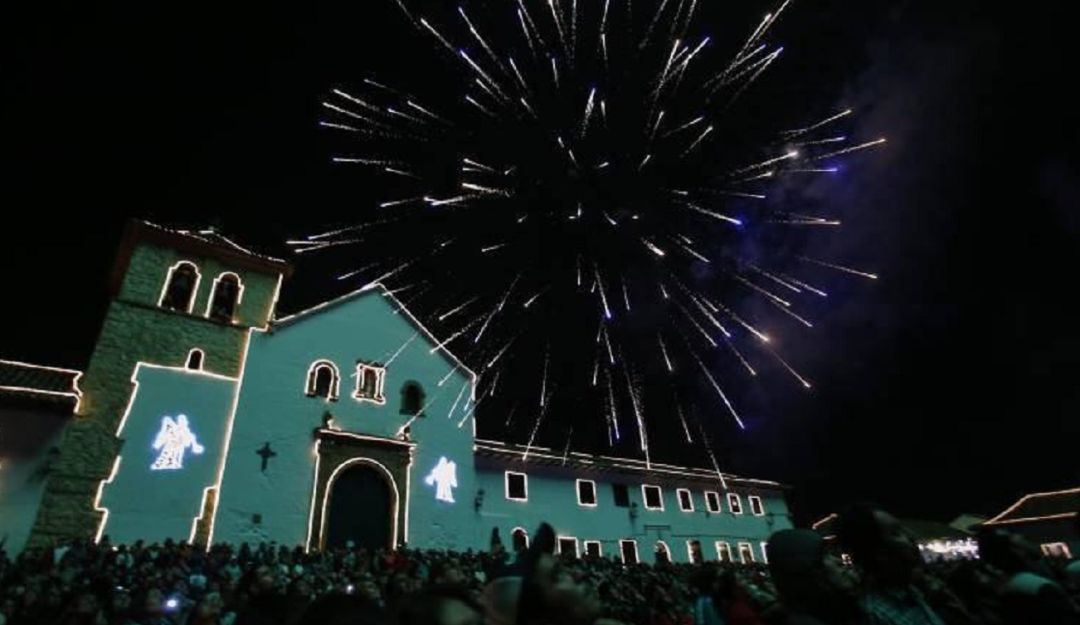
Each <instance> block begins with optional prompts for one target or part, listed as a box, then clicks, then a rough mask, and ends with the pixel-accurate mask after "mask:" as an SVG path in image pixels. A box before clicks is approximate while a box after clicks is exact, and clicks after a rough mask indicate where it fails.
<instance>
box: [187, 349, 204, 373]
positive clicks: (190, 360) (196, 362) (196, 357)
mask: <svg viewBox="0 0 1080 625" xmlns="http://www.w3.org/2000/svg"><path fill="white" fill-rule="evenodd" d="M205 356H206V354H205V353H203V350H201V349H199V348H195V349H193V350H191V351H190V352H188V355H187V362H186V363H184V367H185V368H187V369H191V370H192V371H202V366H203V358H204V357H205Z"/></svg>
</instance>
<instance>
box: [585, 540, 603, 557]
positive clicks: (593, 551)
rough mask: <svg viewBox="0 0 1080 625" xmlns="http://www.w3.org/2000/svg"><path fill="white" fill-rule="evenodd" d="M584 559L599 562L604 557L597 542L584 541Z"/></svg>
mask: <svg viewBox="0 0 1080 625" xmlns="http://www.w3.org/2000/svg"><path fill="white" fill-rule="evenodd" d="M585 557H586V558H591V559H593V560H599V559H600V558H602V557H604V551H603V548H602V547H601V546H600V541H599V540H586V541H585Z"/></svg>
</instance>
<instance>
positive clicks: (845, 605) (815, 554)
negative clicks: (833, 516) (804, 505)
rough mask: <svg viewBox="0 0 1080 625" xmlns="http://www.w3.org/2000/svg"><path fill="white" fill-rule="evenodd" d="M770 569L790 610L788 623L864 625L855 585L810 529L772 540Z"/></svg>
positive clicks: (777, 535)
mask: <svg viewBox="0 0 1080 625" xmlns="http://www.w3.org/2000/svg"><path fill="white" fill-rule="evenodd" d="M768 553H769V571H770V572H771V573H772V578H773V583H775V584H776V590H777V592H778V593H779V595H780V601H781V603H782V604H783V606H784V610H785V613H786V616H785V619H784V620H783V621H782V622H783V624H784V625H862V624H863V623H865V622H866V621H865V619H864V618H863V615H862V612H861V610H860V609H859V606H858V603H857V601H856V598H855V584H854V582H853V581H852V580H851V578H850V577H849V576H848V575H846V574H845V572H844V570H843V565H842V564H841V563H840V562H838V561H837V559H836V558H835V557H834V556H832V555H830V554H828V553H826V550H825V540H824V539H823V538H822V537H821V535H820V534H818V533H817V532H813V531H810V530H782V531H779V532H776V533H775V534H773V535H772V538H770V539H769V546H768Z"/></svg>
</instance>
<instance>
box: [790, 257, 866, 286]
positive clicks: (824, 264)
mask: <svg viewBox="0 0 1080 625" xmlns="http://www.w3.org/2000/svg"><path fill="white" fill-rule="evenodd" d="M797 258H798V259H799V260H802V261H806V262H808V263H811V264H814V265H819V266H821V267H828V268H829V269H835V270H837V271H843V272H844V273H850V274H851V275H853V276H859V277H862V278H869V279H870V280H877V279H878V275H877V274H876V273H866V272H865V271H859V270H858V269H852V268H851V267H845V266H843V265H837V264H835V263H828V262H825V261H823V260H817V259H814V258H809V257H807V256H797Z"/></svg>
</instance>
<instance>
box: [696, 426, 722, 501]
mask: <svg viewBox="0 0 1080 625" xmlns="http://www.w3.org/2000/svg"><path fill="white" fill-rule="evenodd" d="M697 426H698V432H700V433H701V440H702V442H703V443H704V444H705V449H706V451H708V452H709V459H710V460H712V464H713V468H714V469H716V477H718V478H720V487H721V488H723V489H724V490H727V489H728V487H727V480H725V479H724V474H723V472H722V471H720V463H718V462H717V461H716V454H714V453H713V450H712V444H711V443H710V442H709V436H708V435H707V434H705V428H704V426H702V425H701V421H700V420H698V422H697Z"/></svg>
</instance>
